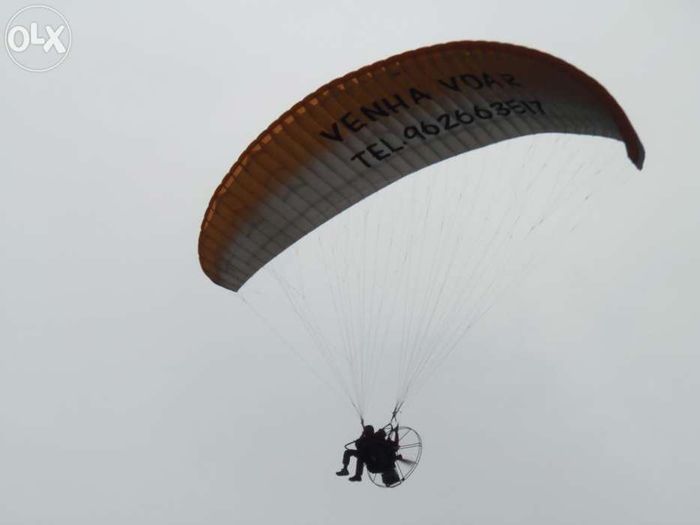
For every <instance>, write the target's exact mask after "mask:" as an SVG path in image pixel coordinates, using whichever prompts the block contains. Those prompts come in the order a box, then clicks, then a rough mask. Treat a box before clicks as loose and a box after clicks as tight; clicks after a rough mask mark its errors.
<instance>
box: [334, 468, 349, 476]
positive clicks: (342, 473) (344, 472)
mask: <svg viewBox="0 0 700 525" xmlns="http://www.w3.org/2000/svg"><path fill="white" fill-rule="evenodd" d="M348 474H350V473H349V472H348V467H346V466H343V468H341V469H340V470H339V471H338V472H336V473H335V475H336V476H347V475H348Z"/></svg>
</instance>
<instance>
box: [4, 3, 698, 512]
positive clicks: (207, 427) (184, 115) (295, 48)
mask: <svg viewBox="0 0 700 525" xmlns="http://www.w3.org/2000/svg"><path fill="white" fill-rule="evenodd" d="M25 5H27V4H25V3H21V2H17V1H15V0H10V1H7V2H4V3H3V5H2V7H1V8H0V17H1V18H2V20H3V25H4V24H5V23H6V22H7V21H8V20H9V19H10V18H11V17H12V15H13V14H14V13H15V12H16V11H17V10H18V9H20V8H22V7H24V6H25ZM52 6H53V7H55V8H56V9H58V10H59V11H60V12H61V13H62V14H63V15H64V16H65V17H66V18H67V19H68V21H69V23H70V24H71V28H72V34H73V47H72V50H71V55H70V56H69V57H68V59H67V60H66V61H65V62H64V63H63V64H62V65H60V66H59V67H58V68H56V69H55V70H53V71H51V72H48V73H43V74H30V73H28V72H25V71H23V70H21V69H20V68H18V67H17V66H16V65H15V64H14V63H12V62H11V61H10V59H9V58H8V57H7V56H6V55H4V56H3V57H2V58H0V71H1V74H2V76H1V77H0V78H1V79H2V87H0V90H1V92H2V95H3V96H2V98H0V115H1V116H2V117H1V118H2V125H1V126H0V139H1V141H2V144H3V147H2V148H0V163H1V165H2V166H3V170H2V176H1V177H2V178H1V179H0V180H1V185H0V238H2V244H0V267H1V268H2V272H1V273H0V276H1V277H0V524H3V525H4V524H8V525H9V524H29V523H32V524H36V523H51V524H59V523H60V524H63V523H65V524H71V525H76V524H95V523H100V524H122V523H131V524H142V523H143V524H155V523H168V524H179V523H182V524H185V523H211V524H219V523H233V524H236V523H241V524H267V523H285V524H327V523H338V524H345V523H356V522H358V521H360V520H369V519H371V520H373V521H379V522H387V521H389V520H391V521H393V522H395V523H402V524H413V523H441V524H442V523H445V524H464V523H474V524H516V523H517V524H523V523H528V524H537V525H545V524H563V523H567V524H568V523H571V524H589V523H590V524H593V523H595V524H615V525H623V524H635V525H640V524H667V525H668V524H695V523H698V522H700V502H699V500H698V498H697V494H698V492H699V491H700V455H699V453H698V446H697V445H698V442H699V441H700V423H699V422H698V417H697V413H698V411H697V402H698V399H699V398H700V386H699V378H700V374H699V368H700V359H699V358H698V347H699V346H700V329H699V328H698V322H697V318H698V312H699V308H698V295H699V294H700V278H698V268H699V267H700V247H699V245H698V232H700V206H698V203H699V202H700V182H699V181H698V176H697V172H698V170H697V162H696V159H695V157H696V155H695V152H696V149H697V144H696V142H697V138H698V136H700V133H699V131H700V129H699V128H700V126H699V124H698V118H699V117H700V103H699V102H698V93H700V72H699V69H698V59H697V53H698V51H699V50H700V36H698V32H697V21H698V20H700V9H699V8H698V5H697V4H696V3H695V2H690V1H687V2H660V1H659V2H650V1H644V2H642V1H638V2H631V1H630V2H613V1H606V2H585V3H581V2H468V1H462V2H436V3H417V2H381V3H379V2H358V1H354V2H264V1H256V2H252V1H251V2H242V1H235V2H220V3H214V2H197V3H194V2H193V3H191V4H190V5H185V4H184V3H177V4H176V5H173V3H172V2H164V1H158V2H155V1H152V2H120V3H118V4H114V5H108V4H106V3H98V2H86V1H80V2H78V1H60V2H54V3H52ZM458 39H488V40H500V41H506V42H513V43H518V44H523V45H527V46H531V47H534V48H537V49H541V50H544V51H547V52H550V53H552V54H555V55H557V56H559V57H561V58H563V59H565V60H567V61H569V62H571V63H573V64H574V65H576V66H578V67H580V68H581V69H583V70H584V71H586V72H587V73H589V74H590V75H592V76H593V77H594V78H596V79H598V80H599V81H600V82H602V83H603V84H604V85H605V86H606V87H607V88H608V89H609V90H610V91H611V93H612V94H613V95H614V96H615V97H616V98H617V100H618V101H619V102H620V103H621V105H622V106H623V107H624V108H625V110H626V111H627V113H628V115H629V117H630V119H631V120H632V122H633V123H634V125H635V126H636V128H637V130H638V132H639V134H640V136H641V138H642V141H643V142H644V144H645V146H646V150H647V163H646V166H645V169H644V171H643V172H642V173H641V174H639V175H638V176H636V177H634V178H633V179H632V180H631V181H630V182H629V183H628V184H626V186H625V191H624V192H623V193H622V194H615V196H614V198H610V199H603V201H602V203H601V204H600V205H599V206H598V207H597V208H596V212H595V213H594V214H593V216H591V217H590V220H588V221H586V223H585V225H584V226H583V227H582V229H581V231H579V233H578V236H577V238H576V240H575V242H571V243H567V244H566V245H565V246H563V247H562V249H561V250H560V251H559V252H558V253H557V254H556V255H555V256H552V257H550V258H548V259H547V261H546V262H545V263H544V264H542V265H541V267H540V268H539V269H538V270H537V271H535V272H533V273H532V274H530V275H529V276H528V277H527V279H526V280H525V281H524V282H523V283H522V285H521V286H519V287H518V288H517V289H515V290H514V291H513V292H512V293H511V294H510V295H509V296H508V297H506V298H504V299H503V300H502V301H500V302H499V304H498V308H496V309H494V310H493V311H492V312H491V313H490V314H489V315H488V316H487V317H486V318H485V319H484V320H483V321H482V322H481V323H480V325H479V326H478V329H477V330H476V331H475V332H474V333H473V334H472V338H471V347H470V348H469V351H465V352H457V353H456V354H455V355H454V356H453V358H452V359H451V360H450V362H449V364H448V366H445V367H443V369H442V370H441V372H440V373H439V374H438V376H436V377H435V378H434V380H433V381H432V382H431V383H429V384H428V385H427V386H426V387H425V388H424V389H423V390H422V391H421V393H420V395H419V396H417V397H416V398H415V399H414V400H413V401H412V404H411V406H410V408H409V409H407V413H406V414H405V416H404V419H405V420H406V422H407V423H408V424H410V425H411V426H415V427H416V428H417V429H419V430H420V431H421V433H422V435H423V438H424V441H425V450H424V459H423V461H422V463H421V465H420V467H419V469H418V470H417V471H416V473H415V475H414V477H412V478H411V479H410V480H409V482H407V483H406V484H405V485H404V486H402V487H400V488H398V489H396V490H380V489H378V488H376V487H374V486H372V485H370V484H369V483H363V484H360V485H358V484H353V485H350V484H348V483H346V482H345V481H341V480H337V479H336V478H335V476H334V475H333V471H334V470H336V469H337V467H338V465H339V459H340V452H341V445H342V444H343V443H345V442H347V441H349V440H350V439H352V438H353V437H354V434H356V432H357V429H358V427H357V422H356V419H355V416H354V414H353V412H352V411H351V409H349V408H348V405H347V404H346V403H345V402H344V401H343V400H342V399H340V398H338V397H337V396H336V395H335V394H334V393H333V392H331V391H329V390H328V389H327V388H326V386H325V385H324V384H323V383H321V382H319V381H318V380H317V379H316V378H315V377H314V375H313V374H311V373H310V372H309V370H308V369H307V368H305V367H304V365H303V364H302V363H301V362H300V361H299V360H298V359H297V358H296V357H295V356H294V355H293V354H291V353H290V352H289V351H288V350H287V349H285V348H283V347H282V346H280V345H279V343H278V342H277V340H276V339H274V338H273V337H271V336H270V334H269V333H268V332H267V331H266V330H265V327H264V326H263V325H261V324H260V323H259V322H258V320H257V319H256V318H255V317H254V316H253V315H251V313H250V311H249V310H248V309H247V308H246V307H245V305H244V304H242V303H241V302H240V300H239V299H238V298H237V297H236V296H235V295H234V294H232V293H229V292H227V291H225V290H223V289H221V288H218V287H216V286H214V285H213V284H212V283H211V282H209V281H208V279H207V278H206V277H205V276H204V275H203V273H202V272H201V270H200V268H199V264H198V261H197V254H196V246H197V236H198V233H199V225H200V221H201V219H202V215H203V213H204V210H205V208H206V205H207V203H208V200H209V198H210V196H211V193H212V192H213V190H214V189H215V187H216V185H217V184H218V183H219V182H220V180H221V178H222V177H223V175H224V174H225V172H226V171H227V170H228V168H229V166H230V165H231V163H232V162H233V161H234V160H235V158H236V157H237V156H238V154H239V153H240V152H241V151H242V150H243V149H244V148H245V147H246V146H247V144H248V143H249V142H250V141H251V140H252V139H253V138H254V137H255V136H257V134H258V133H259V132H260V130H262V129H263V128H264V127H265V126H267V124H269V122H271V121H272V120H273V119H274V118H276V117H277V116H278V115H279V114H280V113H282V112H283V111H284V110H286V109H287V108H288V107H289V106H291V105H292V104H293V103H294V102H296V101H297V100H298V99H300V98H302V97H303V96H305V95H306V94H307V93H309V92H311V91H312V90H314V89H315V88H316V87H318V86H319V85H321V84H323V83H325V82H326V81H328V80H330V79H332V78H335V77H337V76H339V75H342V74H344V73H345V72H347V71H349V70H351V69H355V68H357V67H360V66H362V65H365V64H367V63H369V62H372V61H375V60H378V59H381V58H385V57H387V56H389V55H391V54H394V53H398V52H401V51H405V50H408V49H413V48H416V47H420V46H423V45H428V44H432V43H437V42H445V41H450V40H458Z"/></svg>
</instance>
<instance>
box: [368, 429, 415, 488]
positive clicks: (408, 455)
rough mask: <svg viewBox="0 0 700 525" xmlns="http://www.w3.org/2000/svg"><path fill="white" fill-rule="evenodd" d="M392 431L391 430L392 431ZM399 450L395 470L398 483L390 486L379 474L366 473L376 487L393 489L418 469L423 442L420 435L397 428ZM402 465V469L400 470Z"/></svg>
mask: <svg viewBox="0 0 700 525" xmlns="http://www.w3.org/2000/svg"><path fill="white" fill-rule="evenodd" d="M392 431H393V429H392ZM398 432H399V434H398V435H399V450H398V452H397V459H396V470H397V471H398V474H399V481H398V482H396V483H393V484H391V485H385V484H384V483H383V482H382V476H381V473H378V472H376V473H372V472H368V476H369V479H370V481H371V482H372V483H374V484H375V485H376V486H377V487H382V488H395V487H398V486H399V485H401V484H402V483H403V482H404V481H406V480H407V479H408V478H409V476H410V475H411V474H413V471H414V470H416V467H418V463H419V462H420V458H421V455H422V454H423V440H422V438H421V437H420V434H419V433H418V432H416V430H415V429H413V428H411V427H405V426H399V427H398ZM402 464H403V468H402Z"/></svg>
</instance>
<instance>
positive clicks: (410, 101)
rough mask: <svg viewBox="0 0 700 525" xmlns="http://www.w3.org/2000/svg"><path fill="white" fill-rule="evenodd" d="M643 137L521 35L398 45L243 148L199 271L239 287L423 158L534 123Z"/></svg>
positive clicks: (557, 129) (609, 101)
mask: <svg viewBox="0 0 700 525" xmlns="http://www.w3.org/2000/svg"><path fill="white" fill-rule="evenodd" d="M551 132H554V133H572V134H585V135H596V136H602V137H609V138H613V139H617V140H620V141H622V142H624V143H625V146H626V148H627V155H628V157H629V158H630V160H631V161H632V162H633V163H634V164H635V165H636V166H637V167H638V168H639V169H641V168H642V165H643V163H644V149H643V146H642V144H641V142H640V140H639V138H638V136H637V134H636V132H635V131H634V129H633V128H632V125H631V124H630V122H629V120H628V118H627V117H626V115H625V114H624V112H623V110H622V109H621V108H620V106H619V105H618V104H617V102H616V101H615V100H614V99H613V97H612V96H611V95H610V94H609V93H608V92H607V91H606V90H605V88H603V87H602V86H601V85H600V84H599V83H598V82H596V81H595V80H593V79H592V78H591V77H589V76H587V75H586V74H585V73H583V72H581V71H580V70H578V69H576V68H575V67H573V66H572V65H570V64H568V63H566V62H564V61H562V60H560V59H558V58H555V57H553V56H551V55H548V54H545V53H542V52H539V51H535V50H532V49H528V48H525V47H520V46H515V45H510V44H501V43H494V42H474V41H463V42H452V43H448V44H442V45H437V46H432V47H426V48H421V49H417V50H414V51H410V52H407V53H404V54H401V55H397V56H394V57H391V58H388V59H386V60H383V61H381V62H377V63H375V64H372V65H369V66H366V67H364V68H362V69H360V70H358V71H355V72H353V73H350V74H348V75H345V76H343V77H341V78H339V79H337V80H334V81H332V82H330V83H329V84H327V85H325V86H323V87H321V88H320V89H318V90H317V91H315V92H314V93H312V94H311V95H309V96H308V97H306V98H305V99H303V100H302V101H301V102H299V103H298V104H296V105H295V106H294V107H292V108H291V109H290V110H289V111H287V112H286V113H284V114H283V115H282V116H281V117H280V118H279V119H278V120H277V121H275V122H274V123H273V124H272V125H270V126H269V127H268V128H267V129H266V130H265V131H264V132H263V133H262V134H261V135H260V136H259V137H258V138H257V139H256V140H255V141H254V142H253V143H252V144H251V145H250V146H249V147H248V148H247V149H246V150H245V152H243V154H242V155H241V156H240V158H239V159H238V160H237V161H236V163H235V164H234V165H233V167H232V168H231V170H230V172H229V173H228V174H227V175H226V177H225V178H224V180H223V182H222V183H221V185H220V186H219V187H218V189H217V190H216V192H215V194H214V196H213V197H212V199H211V202H210V204H209V208H208V210H207V212H206V215H205V217H204V220H203V223H202V227H201V234H200V239H199V256H200V262H201V265H202V268H203V270H204V272H205V273H206V274H207V275H208V276H209V277H210V278H211V279H212V280H213V281H214V282H215V283H217V284H219V285H221V286H223V287H225V288H228V289H231V290H233V291H238V290H239V289H240V287H241V286H242V285H243V284H244V283H245V282H246V281H247V280H248V279H249V278H250V277H251V276H253V275H254V274H255V273H256V272H257V271H258V270H259V269H260V268H262V267H263V266H265V265H266V264H267V263H268V262H269V261H271V260H272V259H273V258H274V257H275V256H276V255H278V254H279V253H281V252H282V251H284V250H285V249H286V248H287V247H289V246H290V245H292V244H293V243H294V242H296V241H297V240H299V239H300V238H302V237H303V236H304V235H306V234H307V233H309V232H311V231H312V230H314V229H315V228H317V227H318V226H320V225H321V224H323V223H324V222H326V221H328V220H330V219H331V218H333V217H334V216H335V215H337V214H339V213H340V212H342V211H343V210H345V209H347V208H348V207H350V206H352V205H353V204H355V203H357V202H359V201H360V200H362V199H364V198H365V197H367V196H368V195H371V194H372V193H374V192H376V191H378V190H380V189H382V188H384V187H385V186H387V185H389V184H391V183H392V182H394V181H396V180H398V179H400V178H402V177H404V176H406V175H408V174H410V173H413V172H415V171H417V170H420V169H421V168H424V167H426V166H429V165H431V164H434V163H436V162H439V161H441V160H444V159H447V158H449V157H452V156H454V155H459V154H462V153H465V152H467V151H470V150H474V149H477V148H481V147H484V146H487V145H490V144H494V143H497V142H500V141H503V140H507V139H511V138H515V137H520V136H524V135H532V134H538V133H551Z"/></svg>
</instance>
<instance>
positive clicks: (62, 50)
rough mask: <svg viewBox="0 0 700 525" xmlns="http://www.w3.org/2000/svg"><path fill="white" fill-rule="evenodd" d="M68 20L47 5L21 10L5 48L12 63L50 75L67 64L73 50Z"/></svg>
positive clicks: (9, 26)
mask: <svg viewBox="0 0 700 525" xmlns="http://www.w3.org/2000/svg"><path fill="white" fill-rule="evenodd" d="M71 40H72V35H71V30H70V26H69V25H68V21H67V20H66V19H65V17H64V16H63V15H62V14H61V13H59V12H58V11H56V10H55V9H53V8H52V7H48V6H45V5H32V6H29V7H25V8H24V9H21V10H19V11H18V12H17V13H15V15H14V16H13V17H12V18H11V19H10V21H9V22H8V24H7V28H6V29H5V47H6V49H7V52H8V54H9V55H10V58H11V59H12V61H13V62H14V63H15V64H17V65H18V66H19V67H21V68H22V69H25V70H27V71H33V72H41V71H49V70H50V69H53V68H55V67H56V66H58V65H59V64H60V63H61V62H63V61H64V60H65V59H66V57H67V56H68V52H69V50H70V46H71Z"/></svg>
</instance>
